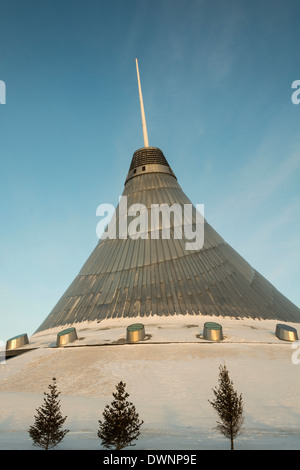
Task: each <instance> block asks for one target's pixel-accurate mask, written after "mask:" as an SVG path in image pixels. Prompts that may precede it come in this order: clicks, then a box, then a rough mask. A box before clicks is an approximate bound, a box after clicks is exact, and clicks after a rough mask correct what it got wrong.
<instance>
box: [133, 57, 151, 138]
mask: <svg viewBox="0 0 300 470" xmlns="http://www.w3.org/2000/svg"><path fill="white" fill-rule="evenodd" d="M135 63H136V73H137V80H138V87H139V96H140V105H141V115H142V125H143V136H144V147H149V141H148V133H147V126H146V118H145V109H144V102H143V95H142V87H141V80H140V74H139V65H138V60H137V59H135Z"/></svg>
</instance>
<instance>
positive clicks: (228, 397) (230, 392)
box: [208, 364, 244, 450]
mask: <svg viewBox="0 0 300 470" xmlns="http://www.w3.org/2000/svg"><path fill="white" fill-rule="evenodd" d="M219 370H220V373H219V388H215V389H212V390H213V392H214V395H215V400H213V401H210V400H208V401H209V403H210V404H211V405H212V406H213V408H214V409H215V410H216V411H217V413H218V415H219V417H220V421H217V429H218V430H219V431H220V432H221V433H222V434H224V436H226V437H227V438H228V439H230V443H231V450H233V449H234V439H235V437H236V436H237V435H238V434H239V433H240V430H241V427H242V424H243V423H244V417H243V398H242V394H241V395H238V394H237V392H236V391H235V390H234V388H233V382H232V381H231V380H230V378H229V373H228V370H227V368H226V366H225V364H224V366H220V367H219Z"/></svg>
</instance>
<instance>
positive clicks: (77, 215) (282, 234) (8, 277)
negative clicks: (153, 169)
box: [0, 0, 300, 341]
mask: <svg viewBox="0 0 300 470" xmlns="http://www.w3.org/2000/svg"><path fill="white" fill-rule="evenodd" d="M299 17H300V3H299V0H285V1H283V0H280V1H279V0H260V1H258V0H249V1H247V0H226V1H224V0H209V1H208V0H207V1H204V0H203V1H202V0H194V1H193V0H189V1H187V0H126V1H124V0H107V1H104V0H85V1H77V0H72V1H71V0H26V1H24V0H2V1H1V4H0V18H1V27H0V48H1V53H0V80H3V81H4V82H5V84H6V104H5V105H0V158H1V167H0V169H1V171H0V197H1V206H0V220H1V231H0V309H1V310H0V314H1V330H0V340H2V341H5V340H6V339H7V338H9V337H11V336H14V335H17V334H20V333H23V332H27V333H28V334H29V335H31V334H32V333H33V332H34V331H35V330H36V329H37V328H38V327H39V325H40V324H41V322H42V321H43V320H44V318H45V317H46V316H47V315H48V313H49V312H50V310H51V309H52V308H53V307H54V305H55V304H56V302H57V301H58V300H59V298H60V297H61V295H62V294H63V293H64V291H65V290H66V288H67V287H68V286H69V284H70V283H71V282H72V280H73V279H74V278H75V276H76V275H77V274H78V272H79V270H80V268H81V266H82V265H83V263H84V262H85V260H86V259H87V257H88V256H89V254H90V253H91V251H92V249H93V248H94V247H95V245H96V243H97V236H96V225H97V222H98V221H99V218H97V217H96V208H97V206H98V205H99V204H102V203H111V204H116V203H117V201H118V197H119V195H121V193H122V191H123V184H124V180H125V177H126V174H127V171H128V168H129V164H130V161H131V157H132V154H133V152H134V151H135V150H136V149H138V148H140V147H142V146H143V139H142V127H141V120H140V108H139V100H138V89H137V82H136V70H135V61H134V60H135V57H138V58H139V66H140V74H141V80H142V88H143V95H144V104H145V111H146V119H147V125H148V134H149V142H150V145H153V146H157V147H160V148H161V149H162V150H163V152H164V154H165V156H166V158H167V159H168V161H169V163H170V164H171V167H172V169H173V171H174V172H175V174H176V175H177V177H178V180H179V183H180V184H181V186H182V189H183V190H184V192H185V193H186V194H187V195H188V197H189V198H190V199H191V200H192V202H193V203H194V204H197V203H199V204H204V205H205V216H206V218H207V220H208V222H209V223H210V224H211V225H212V226H213V227H214V228H215V229H216V230H217V231H218V232H219V233H220V235H221V236H222V237H223V238H224V239H225V240H226V241H227V242H228V243H229V244H230V245H231V246H232V247H233V248H235V249H236V250H237V251H238V252H239V253H240V254H241V255H242V256H243V257H244V258H245V259H246V260H247V261H248V262H249V263H250V264H251V265H252V266H253V267H254V268H255V269H257V270H258V271H259V272H260V273H261V274H262V275H264V276H265V277H266V278H267V279H268V280H270V281H271V282H272V283H273V284H274V285H275V287H277V288H278V289H279V290H280V291H281V292H282V293H283V294H284V295H286V296H287V297H288V298H289V299H290V300H292V301H293V302H294V303H296V304H297V305H298V306H299V305H300V289H299V278H300V275H299V265H300V263H299V261H300V256H299V240H300V237H299V235H300V227H299V226H300V223H299V222H300V215H299V214H300V210H299V208H300V198H299V192H300V190H299V173H300V172H299V167H300V104H299V105H295V104H293V103H292V101H291V95H292V89H291V84H292V82H293V81H294V80H300V57H299V44H300V28H299Z"/></svg>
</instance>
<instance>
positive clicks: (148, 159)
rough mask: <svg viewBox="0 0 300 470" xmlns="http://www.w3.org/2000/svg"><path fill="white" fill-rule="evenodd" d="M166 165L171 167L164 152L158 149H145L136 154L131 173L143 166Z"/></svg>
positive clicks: (133, 158)
mask: <svg viewBox="0 0 300 470" xmlns="http://www.w3.org/2000/svg"><path fill="white" fill-rule="evenodd" d="M152 164H155V165H165V166H168V167H169V163H168V162H167V160H166V157H165V156H164V154H163V153H162V151H161V150H160V149H159V148H157V147H143V148H141V149H139V150H136V152H134V154H133V157H132V160H131V165H130V168H129V171H131V170H133V169H134V168H137V167H138V166H143V165H152Z"/></svg>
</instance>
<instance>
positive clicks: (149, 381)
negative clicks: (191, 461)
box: [0, 315, 300, 450]
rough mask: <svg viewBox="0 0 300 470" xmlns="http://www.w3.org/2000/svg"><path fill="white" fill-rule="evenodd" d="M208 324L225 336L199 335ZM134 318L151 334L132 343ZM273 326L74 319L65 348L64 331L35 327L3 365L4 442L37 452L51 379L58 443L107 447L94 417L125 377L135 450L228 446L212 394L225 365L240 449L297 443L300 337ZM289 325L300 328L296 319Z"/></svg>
mask: <svg viewBox="0 0 300 470" xmlns="http://www.w3.org/2000/svg"><path fill="white" fill-rule="evenodd" d="M205 321H216V322H218V323H220V324H221V325H222V327H223V334H224V340H223V341H221V342H212V341H207V340H205V339H203V336H202V332H203V325H204V322H205ZM134 322H141V323H143V324H144V325H145V330H146V338H145V340H144V341H142V342H139V343H136V344H126V340H125V338H126V326H127V325H128V324H130V323H134ZM277 323H278V322H277V321H275V320H252V319H240V320H237V319H231V318H219V317H197V316H188V315H187V316H176V317H173V318H168V317H167V318H166V317H149V318H145V317H144V318H138V317H136V318H134V320H133V319H127V320H126V319H121V318H120V319H114V320H105V321H103V322H101V323H84V324H77V325H73V326H75V327H76V330H77V334H78V338H79V339H78V340H77V341H75V342H73V343H70V344H69V345H67V346H65V347H64V348H57V347H56V334H57V333H58V332H59V331H61V330H62V329H64V328H57V329H53V330H48V331H47V332H41V333H38V334H35V335H33V336H32V337H31V338H30V343H29V344H28V345H27V346H26V348H27V349H28V352H26V353H24V354H22V355H19V356H17V357H14V358H12V359H8V360H6V362H5V363H4V364H1V365H0V398H1V401H0V449H14V450H17V449H34V447H33V445H32V441H31V439H30V437H29V434H28V431H27V430H28V428H29V426H30V425H32V424H33V423H34V416H35V414H36V409H37V408H38V407H39V406H41V405H42V403H43V398H44V392H47V390H48V385H49V384H50V383H51V381H52V377H55V378H56V379H57V386H58V389H59V391H60V392H61V395H60V400H61V412H62V414H63V415H64V416H65V415H67V420H66V422H65V428H67V429H69V430H70V432H69V433H68V434H67V435H66V437H65V439H64V440H63V441H62V443H60V444H59V446H57V449H84V450H85V449H102V446H101V441H100V440H99V438H98V437H97V430H98V427H99V423H98V420H99V419H101V418H102V412H103V409H104V406H105V405H106V404H108V403H110V402H111V401H112V398H113V397H112V392H114V391H115V385H116V384H117V383H118V382H119V381H120V380H122V381H124V382H125V383H126V389H127V391H128V393H129V394H130V397H129V400H130V401H132V402H133V403H134V405H135V406H136V409H137V411H138V413H139V415H140V418H141V419H143V420H144V424H143V426H142V428H141V435H140V437H139V439H138V441H137V442H136V445H135V447H132V448H131V449H137V450H138V449H146V450H153V449H156V450H160V449H164V450H168V449H171V450H176V449H190V450H193V449H199V450H202V449H208V450H211V449H214V450H215V449H228V448H229V446H230V443H229V441H228V440H227V439H226V438H225V437H224V436H222V435H220V434H219V433H218V432H217V431H216V429H215V426H216V421H217V419H218V417H217V415H216V412H215V411H214V409H213V408H212V406H211V404H210V403H209V401H208V400H212V399H213V398H214V395H213V391H212V389H213V388H215V387H217V386H218V377H219V366H220V365H223V364H226V367H227V369H228V370H229V375H230V378H231V380H232V381H233V384H234V387H235V389H236V390H237V391H238V393H242V395H243V401H244V414H245V423H244V426H243V432H242V433H241V435H240V436H238V437H237V438H236V440H235V448H236V449H250V450H252V449H271V450H272V449H274V450H275V449H276V450H277V449H291V450H293V449H299V448H300V400H299V390H300V363H299V362H300V343H290V342H286V341H280V340H279V339H278V338H277V337H276V336H275V334H274V333H275V328H276V324H277ZM289 325H290V326H293V327H294V328H296V329H297V330H298V335H299V332H300V326H299V324H298V323H297V324H292V323H289ZM26 348H23V349H26ZM33 348H35V349H33Z"/></svg>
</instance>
